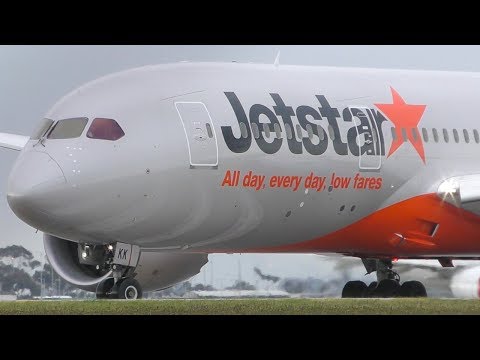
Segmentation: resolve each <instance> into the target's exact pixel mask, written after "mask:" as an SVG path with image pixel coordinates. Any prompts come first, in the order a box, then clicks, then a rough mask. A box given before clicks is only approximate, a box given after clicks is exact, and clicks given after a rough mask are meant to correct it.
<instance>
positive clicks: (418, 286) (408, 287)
mask: <svg viewBox="0 0 480 360" xmlns="http://www.w3.org/2000/svg"><path fill="white" fill-rule="evenodd" d="M398 296H399V297H410V298H418V297H427V289H425V286H424V285H423V284H422V283H421V282H420V281H405V282H404V283H403V284H402V286H401V287H400V290H399V291H398Z"/></svg>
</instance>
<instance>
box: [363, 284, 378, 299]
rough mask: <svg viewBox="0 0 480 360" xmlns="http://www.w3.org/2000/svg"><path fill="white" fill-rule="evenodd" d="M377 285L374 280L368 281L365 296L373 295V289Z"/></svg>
mask: <svg viewBox="0 0 480 360" xmlns="http://www.w3.org/2000/svg"><path fill="white" fill-rule="evenodd" d="M377 285H378V283H377V282H376V281H373V282H371V283H370V285H368V288H367V293H366V296H367V297H372V296H373V294H374V293H375V289H376V288H377Z"/></svg>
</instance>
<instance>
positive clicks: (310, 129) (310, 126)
mask: <svg viewBox="0 0 480 360" xmlns="http://www.w3.org/2000/svg"><path fill="white" fill-rule="evenodd" d="M305 127H306V129H307V134H308V138H309V139H310V140H312V139H313V128H312V125H311V124H307V126H305Z"/></svg>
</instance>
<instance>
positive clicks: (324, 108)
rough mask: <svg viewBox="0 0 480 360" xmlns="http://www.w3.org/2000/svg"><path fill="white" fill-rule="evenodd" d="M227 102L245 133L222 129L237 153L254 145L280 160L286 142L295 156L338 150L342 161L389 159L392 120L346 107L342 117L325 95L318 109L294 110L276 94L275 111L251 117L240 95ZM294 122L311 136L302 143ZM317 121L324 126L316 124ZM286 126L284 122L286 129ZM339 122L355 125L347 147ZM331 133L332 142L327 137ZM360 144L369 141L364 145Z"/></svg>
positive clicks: (257, 111) (257, 109)
mask: <svg viewBox="0 0 480 360" xmlns="http://www.w3.org/2000/svg"><path fill="white" fill-rule="evenodd" d="M225 96H226V97H227V99H228V101H229V102H230V105H231V106H232V109H233V112H234V113H235V116H236V118H237V121H238V125H239V127H240V129H241V128H242V127H243V129H241V131H239V130H237V133H240V134H241V135H240V137H236V136H235V135H234V132H233V129H232V127H231V126H222V127H221V129H222V134H223V138H224V139H225V143H226V144H227V146H228V148H229V149H230V150H231V151H233V152H235V153H243V152H246V151H247V150H249V149H250V147H251V146H252V140H253V139H254V140H255V142H256V143H257V145H258V147H259V148H260V149H261V150H262V151H263V152H265V153H267V154H275V153H276V152H278V151H279V150H280V148H281V147H282V146H285V145H283V143H284V142H286V146H288V149H289V150H290V151H291V152H292V153H293V154H302V153H303V152H304V151H306V152H307V153H309V154H312V155H322V154H323V153H325V151H326V150H327V148H328V146H333V149H334V151H335V153H337V154H338V155H348V154H352V155H354V156H359V155H360V152H361V154H362V155H364V154H367V155H377V156H378V155H385V141H384V137H383V132H382V123H383V122H385V121H387V119H386V118H385V117H384V116H383V115H382V114H381V113H380V112H379V111H378V110H375V109H370V108H363V107H362V108H358V107H345V108H344V109H341V111H339V109H337V108H335V107H331V106H330V104H329V102H328V101H327V99H326V97H325V96H323V95H315V97H314V98H316V100H317V102H318V103H317V104H315V105H313V104H312V105H313V106H308V105H301V106H298V107H297V108H296V109H294V108H293V107H292V106H289V105H287V104H285V102H284V101H283V99H282V97H281V96H280V95H279V94H276V93H271V94H270V96H271V98H272V100H273V102H274V104H273V105H271V106H266V105H262V104H254V105H252V106H251V107H250V109H249V110H248V111H246V109H245V108H244V106H243V105H242V103H241V102H240V100H239V98H238V97H237V95H236V94H235V93H234V92H225ZM294 118H296V119H297V120H296V121H297V123H298V124H299V125H300V126H301V128H302V129H303V130H304V131H306V132H307V133H309V134H310V136H308V137H302V138H301V139H299V137H298V133H297V131H296V130H295V129H296V126H295V124H294V120H293V119H294ZM261 119H262V121H261ZM311 120H315V121H323V122H324V123H323V124H319V123H314V122H312V121H311ZM280 121H282V122H283V129H282V127H281V126H280ZM339 121H344V122H346V123H351V124H352V127H350V128H349V129H348V130H347V131H346V134H344V135H343V138H344V139H345V140H346V141H344V140H343V139H342V136H341V135H342V134H341V133H340V127H339ZM254 124H255V125H254ZM252 125H253V126H252ZM253 127H256V128H257V129H258V132H257V133H256V134H255V136H252V128H253ZM327 130H328V132H329V133H330V137H329V136H327ZM242 133H243V134H242ZM245 135H246V136H245ZM285 135H287V136H285ZM360 138H361V139H363V141H359V140H360ZM267 139H268V140H267Z"/></svg>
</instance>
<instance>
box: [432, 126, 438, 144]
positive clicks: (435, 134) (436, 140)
mask: <svg viewBox="0 0 480 360" xmlns="http://www.w3.org/2000/svg"><path fill="white" fill-rule="evenodd" d="M432 134H433V140H434V141H435V142H436V143H438V132H437V129H432Z"/></svg>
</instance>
